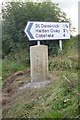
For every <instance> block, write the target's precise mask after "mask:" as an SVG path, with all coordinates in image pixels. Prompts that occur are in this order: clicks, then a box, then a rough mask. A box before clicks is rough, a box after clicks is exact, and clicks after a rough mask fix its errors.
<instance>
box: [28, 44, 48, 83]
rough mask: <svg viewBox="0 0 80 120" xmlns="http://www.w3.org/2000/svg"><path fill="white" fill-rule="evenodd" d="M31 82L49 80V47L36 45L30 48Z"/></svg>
mask: <svg viewBox="0 0 80 120" xmlns="http://www.w3.org/2000/svg"><path fill="white" fill-rule="evenodd" d="M30 64H31V82H33V83H34V82H41V81H42V82H43V81H45V80H47V79H48V47H47V46H46V45H35V46H31V47H30Z"/></svg>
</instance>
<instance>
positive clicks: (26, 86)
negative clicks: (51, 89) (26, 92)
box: [17, 80, 52, 91]
mask: <svg viewBox="0 0 80 120" xmlns="http://www.w3.org/2000/svg"><path fill="white" fill-rule="evenodd" d="M51 82H52V80H46V81H43V82H36V83H35V82H34V83H27V84H25V85H23V86H22V87H20V88H19V89H18V90H17V91H19V90H23V89H26V88H41V87H45V86H46V85H48V84H50V83H51Z"/></svg>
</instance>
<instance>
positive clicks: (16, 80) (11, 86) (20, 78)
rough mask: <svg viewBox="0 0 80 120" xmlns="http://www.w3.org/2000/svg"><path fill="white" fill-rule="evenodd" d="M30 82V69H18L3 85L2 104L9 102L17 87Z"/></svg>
mask: <svg viewBox="0 0 80 120" xmlns="http://www.w3.org/2000/svg"><path fill="white" fill-rule="evenodd" d="M28 82H30V70H26V71H18V72H16V73H14V74H13V75H12V76H10V77H9V78H7V79H6V80H5V81H4V83H3V86H2V105H5V104H7V102H9V100H10V99H9V98H10V97H11V96H12V95H13V94H15V92H16V91H17V89H18V88H19V87H20V86H22V85H24V84H25V83H28Z"/></svg>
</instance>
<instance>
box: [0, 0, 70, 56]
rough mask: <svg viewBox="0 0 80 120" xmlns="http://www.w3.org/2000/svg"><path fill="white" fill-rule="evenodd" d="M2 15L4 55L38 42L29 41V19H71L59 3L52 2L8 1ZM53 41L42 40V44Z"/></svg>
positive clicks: (49, 43)
mask: <svg viewBox="0 0 80 120" xmlns="http://www.w3.org/2000/svg"><path fill="white" fill-rule="evenodd" d="M2 17H3V19H2V36H3V38H2V45H3V54H4V55H7V54H9V53H10V52H13V51H14V50H17V49H18V50H20V49H24V48H27V49H28V50H29V45H33V44H36V41H33V42H29V40H28V38H27V36H26V35H25V33H24V29H25V26H26V24H27V21H49V22H58V21H69V20H68V19H67V18H66V14H65V13H64V12H61V10H60V8H59V7H58V4H55V3H52V2H25V3H23V2H7V3H6V5H5V6H4V5H3V9H2ZM52 42H53V41H42V42H41V44H47V45H48V46H50V45H51V44H52ZM54 43H55V42H54Z"/></svg>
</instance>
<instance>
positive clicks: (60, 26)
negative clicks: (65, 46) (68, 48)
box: [24, 21, 70, 40]
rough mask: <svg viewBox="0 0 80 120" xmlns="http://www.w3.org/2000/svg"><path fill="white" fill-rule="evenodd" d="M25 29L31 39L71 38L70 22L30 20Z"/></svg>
mask: <svg viewBox="0 0 80 120" xmlns="http://www.w3.org/2000/svg"><path fill="white" fill-rule="evenodd" d="M24 31H25V33H26V35H27V36H28V38H29V40H56V39H57V40H60V39H70V30H69V23H68V22H35V21H29V22H28V23H27V26H26V28H25V30H24Z"/></svg>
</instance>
